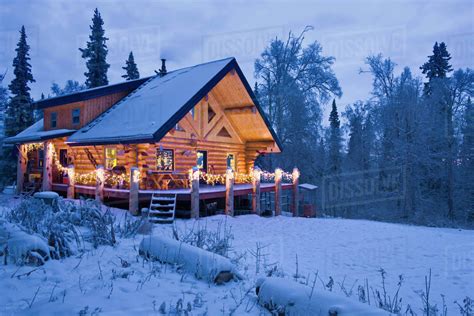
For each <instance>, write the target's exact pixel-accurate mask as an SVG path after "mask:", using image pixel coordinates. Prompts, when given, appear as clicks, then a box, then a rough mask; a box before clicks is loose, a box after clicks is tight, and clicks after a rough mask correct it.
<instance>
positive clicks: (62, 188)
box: [53, 183, 292, 201]
mask: <svg viewBox="0 0 474 316" xmlns="http://www.w3.org/2000/svg"><path fill="white" fill-rule="evenodd" d="M291 188H292V184H291V183H282V190H291ZM260 190H261V192H262V193H264V192H274V191H275V184H274V183H261V184H260ZM53 191H57V192H66V191H67V184H62V183H53ZM75 192H76V196H80V195H86V196H91V197H93V196H95V187H92V186H85V185H76V186H75ZM153 193H164V194H176V195H177V198H178V200H182V201H189V200H191V189H172V190H140V191H139V199H140V200H145V199H148V200H149V199H150V198H151V195H152V194H153ZM251 193H252V185H251V184H235V185H234V196H242V195H247V194H251ZM129 195H130V191H129V190H128V189H111V188H105V189H104V197H105V198H112V199H128V198H129ZM217 198H225V186H224V185H215V186H212V185H200V186H199V199H200V200H207V199H217Z"/></svg>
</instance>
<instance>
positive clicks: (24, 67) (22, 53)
mask: <svg viewBox="0 0 474 316" xmlns="http://www.w3.org/2000/svg"><path fill="white" fill-rule="evenodd" d="M15 50H16V53H17V54H16V57H15V58H14V59H13V74H14V75H15V78H14V79H13V80H12V82H11V83H10V85H9V86H8V88H9V89H10V92H11V99H10V102H9V103H8V105H7V107H6V111H5V136H7V137H9V136H14V135H16V134H18V133H19V132H21V131H22V130H24V129H25V128H27V127H28V126H30V125H31V124H33V121H34V118H33V107H32V100H31V96H30V87H28V83H29V82H35V80H34V79H33V75H32V73H31V65H30V63H29V62H28V61H29V60H30V57H29V50H30V46H29V45H28V44H27V42H26V32H25V27H24V26H22V27H21V31H20V40H19V41H18V44H17V48H16V49H15Z"/></svg>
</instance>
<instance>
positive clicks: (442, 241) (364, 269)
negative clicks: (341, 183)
mask: <svg viewBox="0 0 474 316" xmlns="http://www.w3.org/2000/svg"><path fill="white" fill-rule="evenodd" d="M121 213H122V212H121V211H119V210H117V211H115V212H114V214H116V215H118V216H120V214H121ZM198 225H200V226H201V227H206V228H207V229H208V230H209V231H216V230H217V228H218V226H219V225H221V227H222V225H227V227H231V233H232V234H233V236H234V239H233V240H232V246H233V248H232V251H231V254H230V257H231V258H236V257H241V258H240V260H239V267H240V272H241V273H242V274H243V275H244V276H245V277H246V280H244V281H241V282H230V283H228V284H226V285H220V286H218V285H214V284H209V283H207V282H205V281H200V280H196V279H195V278H194V277H193V276H192V275H189V274H185V273H182V272H179V271H176V269H175V268H173V267H171V266H169V265H162V264H159V263H150V262H147V261H144V260H143V259H142V258H141V257H140V256H138V245H139V243H140V241H141V239H142V237H143V236H141V235H137V236H136V237H135V238H131V239H120V240H119V243H118V245H117V246H115V247H110V246H101V247H99V248H98V249H96V250H91V251H89V252H86V253H85V254H83V255H82V256H80V257H78V256H74V257H70V258H67V259H63V260H50V261H48V262H47V263H46V264H45V265H44V266H42V267H39V268H34V267H18V266H14V265H3V264H2V265H0V314H6V315H9V314H17V313H18V314H31V315H47V314H48V315H49V314H52V313H57V314H78V313H80V312H81V311H82V312H83V314H86V313H85V312H87V313H88V314H92V313H94V311H97V312H98V311H100V312H101V313H102V314H105V315H129V314H131V313H135V314H160V306H162V305H163V303H164V305H166V308H165V310H166V312H167V313H170V312H172V310H173V309H174V308H175V307H176V306H177V304H178V305H179V304H180V300H181V302H182V306H183V309H187V308H189V310H190V311H191V312H190V314H191V315H203V314H205V313H206V312H207V315H227V314H230V313H231V312H234V313H235V314H236V315H240V314H249V315H261V314H262V313H264V314H266V313H267V312H265V311H264V309H263V308H262V307H260V306H258V305H256V298H255V292H254V290H253V289H252V287H253V286H254V283H255V280H256V279H257V273H256V266H257V260H256V258H255V256H254V254H255V252H256V249H257V244H258V245H259V247H260V248H261V249H260V250H261V254H262V255H261V256H260V257H259V258H260V259H261V260H260V263H261V264H260V265H259V266H260V268H259V269H260V274H262V273H263V271H264V270H265V269H267V270H268V269H269V268H270V267H272V266H278V270H279V271H280V272H283V273H284V274H285V277H287V278H289V279H294V275H295V274H296V272H298V275H300V278H299V281H300V282H305V278H306V279H308V283H309V284H310V285H311V284H312V282H313V280H314V276H315V273H317V275H318V279H317V282H316V288H315V291H323V290H324V289H323V284H327V283H328V281H329V278H330V277H332V278H333V280H334V282H335V284H334V286H333V291H334V292H336V293H341V295H343V294H342V292H341V289H340V288H341V285H340V284H341V283H342V282H343V280H344V286H345V288H346V289H347V290H348V291H349V290H350V289H351V288H352V286H353V285H354V284H355V286H354V287H353V292H354V294H353V296H352V299H354V300H357V299H358V298H357V287H358V285H359V284H361V285H363V284H365V280H366V279H367V281H368V285H369V287H373V288H374V289H375V288H377V289H379V288H380V286H381V278H380V273H379V272H378V270H379V269H380V268H383V269H385V271H386V272H387V280H386V282H387V283H388V291H389V294H390V295H391V294H393V293H394V291H395V288H396V285H397V282H398V275H400V274H401V275H403V278H404V283H403V285H402V288H401V295H400V296H401V297H402V298H403V304H404V305H405V306H406V304H410V305H411V306H412V308H413V309H414V311H415V312H417V313H418V314H419V315H420V314H421V313H420V310H419V309H420V308H421V300H420V298H419V295H418V294H417V293H416V292H417V291H419V290H422V289H424V286H425V285H424V277H425V275H427V274H428V273H429V269H430V268H431V270H432V284H431V293H430V296H431V298H432V299H431V300H432V302H436V303H438V306H440V305H441V296H440V295H441V294H443V295H445V297H446V303H447V306H448V309H449V315H457V314H458V309H457V307H456V306H455V304H454V303H453V302H454V300H458V301H462V299H463V298H464V297H465V296H470V297H471V298H472V297H473V296H474V232H473V231H468V230H457V229H445V228H427V227H416V226H406V225H399V224H387V223H380V222H372V221H365V220H345V219H325V218H324V219H320V218H318V219H305V218H290V217H282V216H280V217H276V218H261V217H257V216H254V215H246V216H239V217H235V218H230V217H226V216H222V215H220V216H213V217H208V218H203V219H201V220H199V221H198V222H197V223H196V222H195V221H193V220H177V221H176V227H177V230H178V231H179V232H181V234H184V232H185V231H187V230H190V229H192V228H193V227H194V229H196V228H197V226H198ZM152 234H153V235H158V236H163V235H164V236H171V235H172V229H171V225H155V226H154V229H153V232H152ZM123 260H124V261H126V262H127V263H129V264H130V266H129V267H124V266H122V263H123V262H124V261H123ZM125 266H126V264H125ZM264 266H265V267H264ZM289 282H293V281H292V280H289ZM188 303H189V307H188ZM179 309H180V308H178V310H179ZM171 314H172V313H171Z"/></svg>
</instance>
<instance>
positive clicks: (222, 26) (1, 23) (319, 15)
mask: <svg viewBox="0 0 474 316" xmlns="http://www.w3.org/2000/svg"><path fill="white" fill-rule="evenodd" d="M223 3H224V1H210V0H209V1H183V0H178V1H144V0H138V1H97V0H96V1H81V0H78V1H62V0H0V43H1V45H0V72H1V73H3V72H4V71H5V70H7V71H8V72H7V77H6V80H5V81H6V82H4V84H8V83H9V82H10V80H11V78H12V66H11V64H12V60H13V57H14V54H15V52H14V49H15V46H16V43H17V41H18V37H19V34H18V30H19V29H20V27H21V25H23V24H24V25H25V27H26V31H27V35H28V42H29V44H30V46H31V64H32V66H33V76H34V78H35V79H36V82H35V83H34V84H32V85H31V87H32V95H33V97H34V98H38V97H39V96H40V94H41V92H43V93H44V94H45V95H47V94H48V93H49V88H50V86H51V83H52V82H58V83H60V84H61V85H62V84H63V83H64V82H65V81H66V80H67V79H74V80H78V81H80V82H84V80H85V78H84V75H83V73H84V71H85V62H84V60H83V59H81V58H80V53H79V50H78V47H85V42H86V40H87V36H88V35H89V33H90V30H89V25H90V24H91V18H92V14H93V10H94V8H95V7H98V8H99V11H100V12H101V14H102V17H103V19H104V22H105V26H104V27H105V30H106V36H107V37H109V38H110V40H109V42H108V47H109V55H108V62H109V63H110V64H111V67H110V69H109V73H108V76H109V81H110V83H116V82H120V81H122V78H121V75H122V74H123V70H122V68H121V67H122V66H123V65H124V63H125V59H126V58H127V56H128V53H129V52H130V50H133V52H134V55H135V60H136V62H137V64H138V68H139V70H140V74H141V76H148V75H152V74H154V72H153V70H155V69H158V68H159V67H160V61H159V59H160V57H163V58H167V59H168V63H167V66H168V70H172V69H176V68H181V67H185V66H190V65H193V64H196V63H200V62H205V61H210V60H214V59H220V58H224V57H228V56H234V57H236V58H237V61H238V62H239V63H240V65H241V67H242V69H243V71H244V73H245V75H246V77H247V79H248V80H249V81H250V82H251V83H252V84H253V82H254V77H253V61H254V60H255V58H256V57H258V56H259V54H260V52H261V51H262V49H263V48H264V47H265V46H266V44H267V43H268V41H269V40H270V39H271V38H274V37H275V36H278V37H280V38H282V37H283V38H286V36H287V34H288V32H289V31H290V30H292V31H294V32H295V33H299V32H301V30H302V29H303V28H304V26H305V25H312V26H313V27H314V30H313V31H312V32H310V33H309V34H308V35H307V36H306V40H307V42H309V41H314V40H317V41H319V42H320V43H322V45H323V53H324V54H326V55H331V56H334V57H336V63H335V65H334V68H333V69H334V71H335V72H336V75H337V78H338V79H339V82H340V85H341V87H342V90H343V96H342V98H341V100H339V101H338V104H339V108H340V109H342V108H344V107H345V105H347V104H349V103H352V102H354V101H356V100H358V99H366V98H367V97H368V96H369V93H370V87H371V80H370V77H369V76H368V75H367V74H362V75H360V74H359V69H360V68H361V67H364V64H363V59H364V57H365V56H367V55H369V54H376V53H379V52H381V53H383V54H384V55H386V56H390V57H391V58H392V60H394V61H395V62H396V63H397V64H398V65H399V67H398V69H397V72H400V71H401V69H402V67H404V66H409V67H410V68H411V69H412V70H413V71H414V72H415V73H416V74H418V75H419V74H420V72H419V69H418V68H419V66H420V65H421V64H422V63H423V62H425V60H426V56H427V55H429V54H431V50H432V46H433V44H434V42H435V41H444V42H446V44H447V46H448V50H449V52H450V53H451V55H452V57H453V59H452V64H453V66H454V68H459V67H463V68H464V67H473V66H474V1H472V0H464V1H461V0H450V1H448V0H446V1H441V0H431V1H424V0H421V1H401V0H394V1H368V0H361V1H290V0H287V1H227V2H226V4H223Z"/></svg>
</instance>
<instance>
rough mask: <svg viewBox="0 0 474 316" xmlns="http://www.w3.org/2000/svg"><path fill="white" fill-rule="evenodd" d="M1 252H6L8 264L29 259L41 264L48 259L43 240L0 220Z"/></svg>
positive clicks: (45, 242) (47, 251)
mask: <svg viewBox="0 0 474 316" xmlns="http://www.w3.org/2000/svg"><path fill="white" fill-rule="evenodd" d="M3 251H7V253H8V262H10V263H20V262H23V261H29V259H37V261H38V262H39V263H43V262H44V261H45V260H48V259H49V247H48V244H47V241H46V240H45V239H44V238H41V237H39V236H35V235H32V234H28V233H26V232H24V231H22V230H21V229H20V228H19V227H17V226H16V225H13V224H11V223H9V222H7V221H6V220H4V219H0V252H3ZM33 257H34V258H33Z"/></svg>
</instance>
